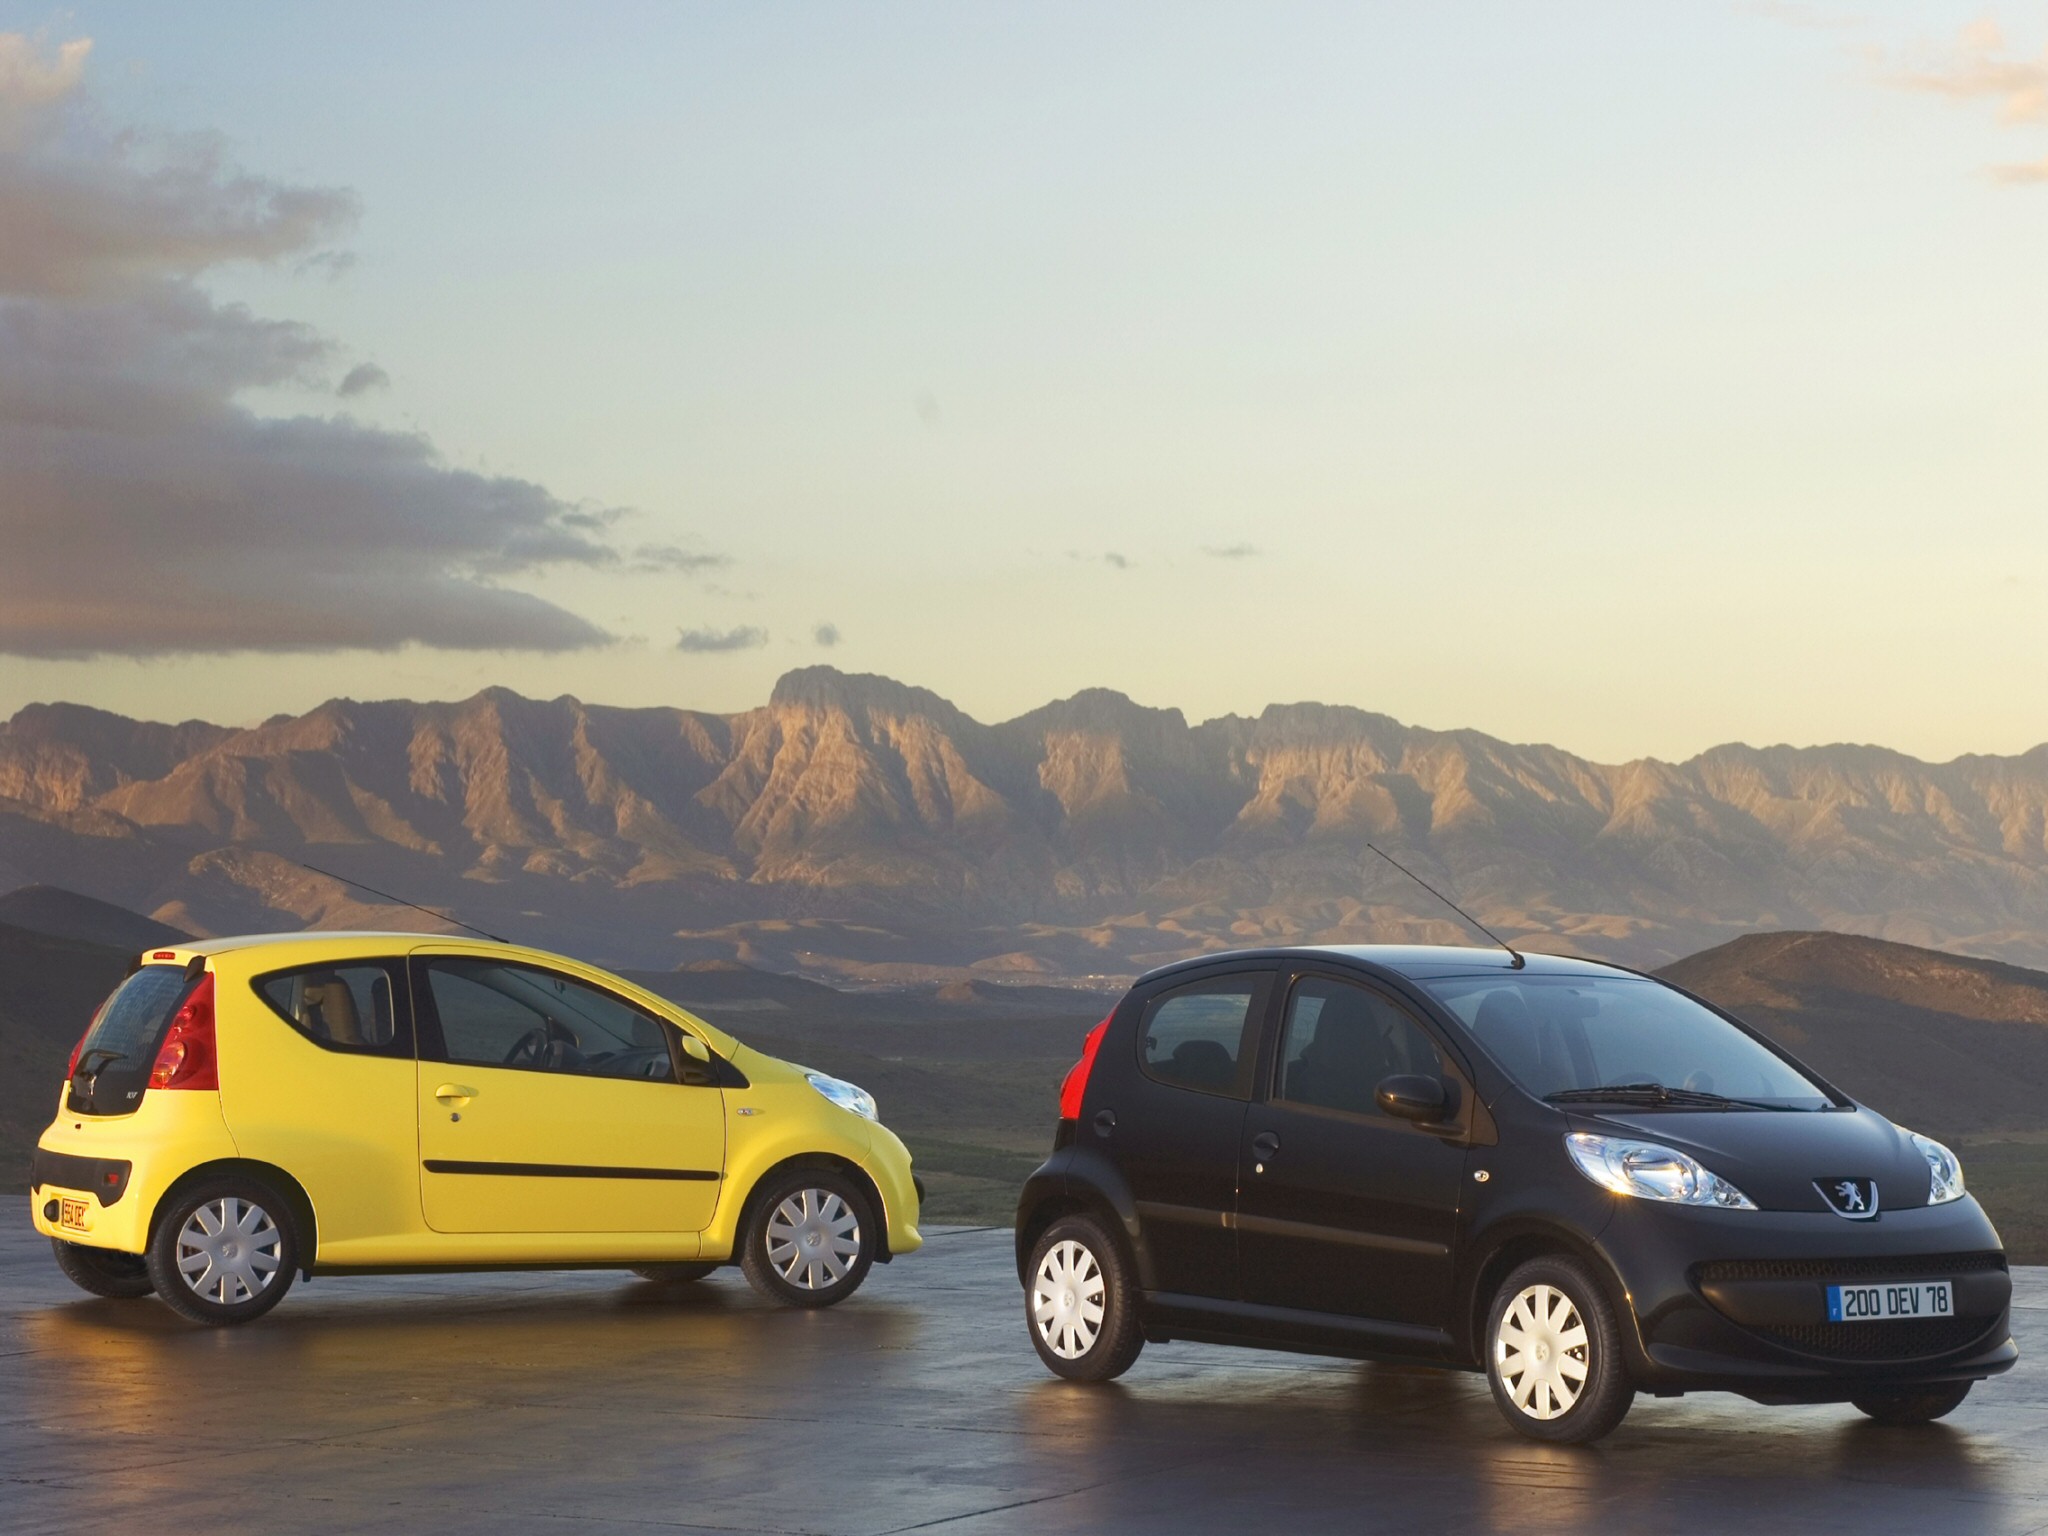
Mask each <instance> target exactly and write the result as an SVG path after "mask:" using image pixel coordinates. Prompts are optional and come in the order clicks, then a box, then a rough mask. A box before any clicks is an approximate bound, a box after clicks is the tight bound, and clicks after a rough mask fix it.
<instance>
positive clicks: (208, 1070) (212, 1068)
mask: <svg viewBox="0 0 2048 1536" xmlns="http://www.w3.org/2000/svg"><path fill="white" fill-rule="evenodd" d="M149 1086H150V1087H152V1088H219V1087H220V1059H219V1057H218V1056H217V1055H216V1054H215V1053H214V1048H213V972H211V971H208V972H207V973H206V974H205V975H204V976H202V977H201V978H200V979H199V985H198V986H197V987H195V988H193V989H192V995H191V996H190V997H188V998H186V999H185V1002H184V1005H183V1006H182V1007H180V1008H179V1009H178V1016H177V1017H176V1018H174V1019H172V1020H171V1028H170V1032H169V1033H168V1034H166V1035H165V1036H164V1044H163V1049H162V1050H160V1051H158V1052H157V1053H156V1065H155V1066H153V1067H151V1068H150V1069H149Z"/></svg>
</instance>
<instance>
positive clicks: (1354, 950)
mask: <svg viewBox="0 0 2048 1536" xmlns="http://www.w3.org/2000/svg"><path fill="white" fill-rule="evenodd" d="M1521 955H1522V961H1523V963H1522V964H1521V965H1520V966H1517V965H1516V964H1515V962H1514V960H1513V958H1512V957H1510V956H1509V954H1508V952H1507V951H1506V950H1504V949H1482V948H1478V947H1476V946H1467V945H1459V944H1297V945H1289V946H1285V947H1279V948H1267V949H1235V950H1223V951H1219V952H1218V953H1216V954H1212V955H1198V956H1196V957H1195V958H1193V959H1190V960H1177V961H1175V962H1174V963H1173V964H1172V965H1163V966H1160V967H1159V968H1158V969H1157V970H1153V971H1148V972H1146V973H1145V974H1144V975H1143V976H1141V977H1139V978H1138V979H1139V980H1140V981H1150V980H1152V979H1153V978H1154V977H1156V976H1165V975H1170V974H1172V973H1173V972H1175V971H1181V970H1191V969H1194V968H1195V967H1198V966H1205V965H1211V964H1214V963H1215V962H1217V961H1220V960H1313V959H1333V960H1349V961H1357V962H1361V963H1363V964H1366V965H1373V966H1378V967H1379V968H1380V969H1382V970H1387V971H1392V972H1393V973H1394V974H1395V975H1397V976H1406V977H1408V978H1410V979H1411V980H1416V981H1423V980H1430V979H1434V978H1438V977H1443V976H1478V975H1485V974H1488V973H1490V972H1494V971H1519V972H1520V973H1521V974H1523V975H1526V976H1594V975H1599V976H1612V975H1614V974H1615V972H1616V971H1617V970H1618V969H1620V968H1619V967H1616V966H1613V965H1609V964H1607V963H1606V962H1604V961H1600V960H1586V959H1582V958H1580V957H1579V956H1577V955H1545V954H1539V953H1536V952H1535V951H1532V950H1523V951H1522V952H1521Z"/></svg>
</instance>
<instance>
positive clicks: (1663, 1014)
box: [1420, 973, 1833, 1109]
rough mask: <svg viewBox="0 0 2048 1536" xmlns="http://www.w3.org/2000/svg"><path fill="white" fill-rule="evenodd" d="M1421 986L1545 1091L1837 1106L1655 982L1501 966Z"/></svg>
mask: <svg viewBox="0 0 2048 1536" xmlns="http://www.w3.org/2000/svg"><path fill="white" fill-rule="evenodd" d="M1420 985H1421V986H1422V987H1423V988H1424V989H1425V990H1426V991H1428V992H1429V993H1430V994H1431V995H1432V996H1433V997H1435V998H1436V999H1437V1001H1439V1002H1440V1003H1442V1004H1443V1005H1444V1006H1445V1007H1446V1008H1448V1009H1450V1011H1451V1012H1452V1013H1453V1014H1455V1015H1456V1016H1457V1017H1458V1019H1459V1021H1460V1022H1461V1023H1463V1024H1464V1026H1465V1027H1466V1028H1467V1029H1468V1030H1470V1031H1471V1032H1472V1034H1473V1036H1474V1038H1476V1039H1477V1040H1478V1041H1479V1043H1480V1044H1481V1045H1483V1046H1485V1047H1486V1049H1487V1050H1488V1051H1489V1052H1491V1053H1492V1055H1493V1057H1494V1059H1495V1060H1497V1061H1498V1062H1499V1063H1500V1064H1501V1065H1502V1066H1503V1067H1505V1068H1506V1069H1507V1070H1508V1072H1509V1073H1510V1074H1511V1075H1512V1076H1513V1077H1514V1079H1515V1080H1516V1081H1517V1082H1518V1083H1520V1084H1521V1085H1522V1087H1524V1088H1526V1089H1527V1090H1528V1091H1529V1092H1530V1093H1533V1094H1535V1095H1536V1096H1537V1097H1538V1098H1556V1099H1562V1100H1564V1101H1566V1102H1570V1101H1579V1102H1586V1103H1596V1102H1600V1101H1602V1100H1606V1099H1609V1098H1611V1099H1612V1101H1614V1102H1619V1103H1627V1104H1629V1105H1631V1106H1639V1107H1650V1108H1658V1107H1665V1108H1673V1109H1679V1108H1685V1109H1696V1108H1701V1107H1706V1106H1710V1105H1711V1104H1713V1103H1714V1102H1715V1101H1717V1100H1718V1101H1720V1102H1721V1103H1723V1104H1725V1105H1727V1106H1729V1107H1737V1108H1742V1107H1748V1108H1759V1109H1825V1108H1827V1107H1828V1106H1829V1105H1830V1104H1831V1103H1832V1102H1833V1101H1832V1100H1831V1099H1830V1098H1829V1097H1828V1095H1827V1094H1826V1092H1825V1091H1823V1090H1822V1088H1821V1087H1820V1085H1819V1084H1818V1083H1815V1082H1814V1081H1813V1080H1812V1079H1811V1078H1809V1077H1807V1076H1806V1075H1805V1074H1804V1073H1802V1072H1801V1071H1799V1070H1798V1069H1797V1068H1796V1067H1794V1066H1792V1065H1791V1063H1789V1062H1787V1061H1785V1060H1784V1059H1783V1058H1782V1057H1780V1056H1777V1055H1775V1054H1773V1053H1772V1052H1771V1051H1769V1050H1767V1049H1765V1048H1764V1047H1763V1046H1762V1045H1760V1044H1758V1043H1757V1042H1756V1041H1755V1040H1753V1039H1751V1038H1750V1037H1749V1036H1748V1035H1746V1034H1744V1033H1743V1032H1742V1031H1741V1030H1739V1029H1737V1028H1736V1027H1735V1026H1734V1025H1732V1024H1730V1023H1729V1022H1728V1021H1727V1020H1726V1019H1724V1018H1722V1017H1721V1016H1720V1015H1719V1014H1717V1013H1714V1012H1713V1011H1712V1010H1711V1009H1708V1008H1703V1007H1701V1006H1700V1005H1699V1004H1698V1003H1696V1002H1694V1001H1693V1000H1692V999H1691V998H1689V997H1687V996H1685V994H1684V993H1682V992H1675V991H1673V990H1672V989H1671V988H1669V987H1666V986H1662V985H1660V984H1658V983H1657V982H1654V981H1649V980H1645V979H1642V978H1639V977H1634V976H1611V977H1609V976H1521V975H1501V974H1499V973H1495V974H1493V975H1488V976H1452V977H1445V978H1443V979H1441V980H1436V981H1424V982H1422V983H1420Z"/></svg>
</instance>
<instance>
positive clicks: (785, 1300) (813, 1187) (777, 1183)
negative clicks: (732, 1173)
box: [740, 1168, 878, 1307]
mask: <svg viewBox="0 0 2048 1536" xmlns="http://www.w3.org/2000/svg"><path fill="white" fill-rule="evenodd" d="M876 1230H877V1229H876V1218H875V1216H874V1214H873V1213H872V1212H871V1211H870V1210H869V1209H868V1201H867V1196H866V1195H865V1194H863V1193H862V1192H861V1190H860V1189H858V1188H857V1187H856V1186H855V1184H854V1182H853V1180H852V1179H850V1178H848V1177H847V1176H846V1175H845V1174H842V1173H840V1172H838V1171H837V1170H836V1169H832V1168H795V1169H792V1170H790V1171H789V1172H788V1173H785V1174H782V1175H780V1176H779V1177H777V1178H775V1179H773V1180H772V1181H770V1183H769V1184H768V1186H767V1187H766V1188H765V1189H763V1190H762V1191H761V1193H760V1197H759V1198H758V1199H756V1200H755V1201H754V1205H753V1209H752V1211H751V1212H750V1213H749V1214H748V1216H747V1220H746V1225H745V1228H744V1230H743V1231H742V1232H741V1233H740V1270H741V1272H742V1273H743V1274H745V1275H746V1277H747V1283H748V1284H749V1285H751V1286H753V1288H754V1289H755V1290H756V1291H759V1292H760V1293H761V1294H762V1295H763V1296H765V1297H767V1298H768V1299H769V1300H770V1301H775V1302H780V1303H781V1304H782V1305H783V1306H786V1307H829V1306H831V1305H832V1304H833V1303H835V1302H841V1301H844V1300H846V1298H847V1297H849V1296H851V1295H852V1294H853V1293H854V1292H855V1291H857V1290H859V1289H860V1283H861V1281H863V1280H865V1279H867V1277H868V1269H869V1267H870V1266H871V1265H872V1264H873V1263H874V1262H875V1247H876V1244H877V1241H878V1239H877V1236H876Z"/></svg>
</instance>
